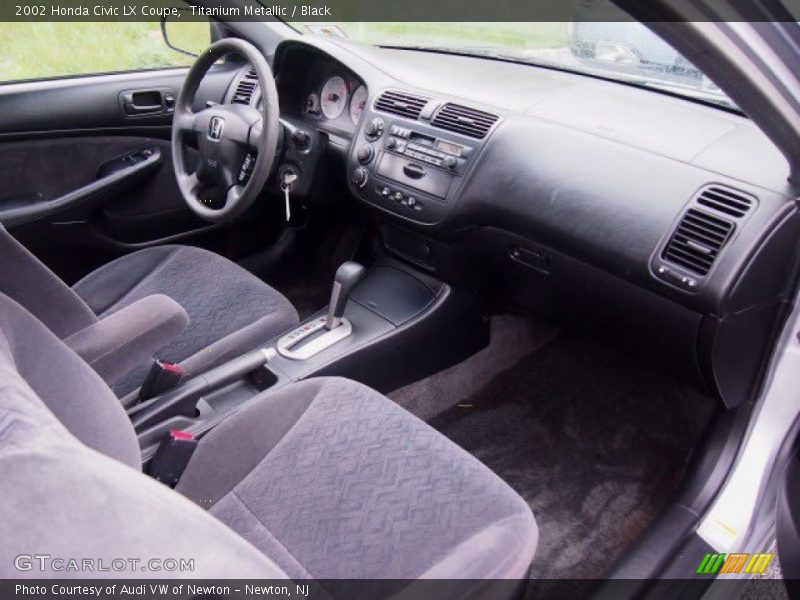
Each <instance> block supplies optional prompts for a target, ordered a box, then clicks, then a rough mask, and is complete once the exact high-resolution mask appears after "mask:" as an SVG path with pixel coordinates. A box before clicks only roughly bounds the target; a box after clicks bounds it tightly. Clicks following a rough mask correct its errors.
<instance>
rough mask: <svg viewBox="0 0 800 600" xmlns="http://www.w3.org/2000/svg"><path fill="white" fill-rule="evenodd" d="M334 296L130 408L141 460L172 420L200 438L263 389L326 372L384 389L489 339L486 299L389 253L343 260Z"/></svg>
mask: <svg viewBox="0 0 800 600" xmlns="http://www.w3.org/2000/svg"><path fill="white" fill-rule="evenodd" d="M331 296H332V297H331V304H330V306H329V307H327V308H326V309H324V310H322V311H320V312H319V313H317V314H314V315H312V316H311V317H309V318H308V319H306V320H305V321H304V322H303V323H301V324H300V325H299V326H297V327H295V328H293V329H292V330H290V331H288V332H285V333H284V334H282V335H280V336H277V337H276V338H274V339H273V340H269V341H267V342H266V343H265V344H264V345H263V346H262V347H260V348H257V349H254V350H253V351H251V352H249V353H247V354H245V355H243V356H241V357H239V358H237V359H235V360H233V361H231V362H229V363H226V364H223V365H221V366H219V367H216V368H214V369H211V370H210V371H208V372H206V373H204V374H201V375H198V376H196V377H193V378H192V379H189V380H188V381H185V382H182V383H181V384H180V385H179V386H177V387H175V388H173V389H171V390H169V391H167V392H165V393H163V394H161V395H159V396H157V397H155V398H152V399H149V400H146V401H144V402H140V403H138V404H136V405H134V406H133V407H132V408H130V409H129V410H128V415H129V417H130V419H131V421H132V423H133V425H134V428H135V430H136V432H137V434H138V437H139V444H140V446H141V448H142V456H143V460H144V462H147V461H148V460H150V458H152V456H153V454H154V453H155V451H156V448H157V447H158V445H159V443H160V442H161V440H162V439H164V436H165V435H166V433H167V432H168V431H170V430H173V429H178V430H182V431H187V432H189V433H192V434H194V435H195V436H196V437H197V436H200V435H202V434H203V433H205V432H207V431H209V430H210V429H212V428H213V427H215V426H216V425H218V424H219V423H220V422H222V421H223V420H224V419H225V418H227V417H228V416H230V415H232V414H233V413H235V412H237V411H238V410H239V409H241V408H242V406H244V405H245V404H246V403H248V402H250V401H252V400H253V399H254V398H255V397H257V396H259V395H261V394H262V393H264V392H271V391H274V390H277V389H279V388H281V387H283V386H285V385H288V384H290V383H292V382H294V381H299V380H301V379H305V378H308V377H314V376H321V375H335V376H342V377H349V378H351V379H355V380H357V381H361V382H362V383H365V384H367V385H369V386H371V387H373V388H375V389H377V390H380V391H383V392H388V391H390V390H392V389H395V388H397V387H400V386H402V385H405V384H407V383H410V382H411V381H414V380H416V379H419V378H421V377H424V376H426V375H429V374H431V373H433V372H436V371H439V370H441V369H443V368H445V367H447V366H449V365H451V364H454V363H456V362H458V361H461V360H463V359H465V358H467V357H468V356H470V355H471V354H473V353H474V352H476V351H477V350H478V349H480V348H481V347H483V346H484V345H485V344H486V343H487V341H488V326H487V323H486V322H485V320H484V319H483V305H482V303H481V302H480V301H479V299H478V298H477V297H476V296H475V294H473V293H467V292H458V291H456V290H454V289H452V288H451V287H450V286H448V285H447V284H445V283H443V282H441V281H439V280H437V279H436V278H434V277H432V276H430V275H428V274H427V273H423V272H421V271H419V270H417V269H415V268H413V267H410V266H408V265H406V264H405V263H402V262H400V261H397V260H394V259H391V258H388V257H384V258H381V259H379V260H378V261H377V262H376V263H375V264H374V265H373V266H372V267H371V268H370V269H369V271H368V272H366V273H364V271H363V268H362V267H361V266H360V265H358V264H356V263H345V264H344V265H342V266H341V267H340V268H339V271H338V272H337V274H336V278H335V280H334V282H333V286H332V294H331Z"/></svg>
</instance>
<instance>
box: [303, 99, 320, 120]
mask: <svg viewBox="0 0 800 600" xmlns="http://www.w3.org/2000/svg"><path fill="white" fill-rule="evenodd" d="M303 110H305V112H306V114H309V115H318V114H319V96H317V95H316V94H309V95H308V98H306V105H305V107H304V109H303Z"/></svg>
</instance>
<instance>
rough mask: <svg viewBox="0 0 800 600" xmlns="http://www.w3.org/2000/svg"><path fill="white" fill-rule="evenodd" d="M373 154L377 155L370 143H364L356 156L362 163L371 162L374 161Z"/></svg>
mask: <svg viewBox="0 0 800 600" xmlns="http://www.w3.org/2000/svg"><path fill="white" fill-rule="evenodd" d="M373 156H375V151H374V150H373V149H372V146H370V145H369V144H364V145H363V146H361V147H360V148H359V149H358V152H357V153H356V158H357V159H358V162H359V163H361V164H362V165H366V164H369V163H370V162H371V161H372V157H373Z"/></svg>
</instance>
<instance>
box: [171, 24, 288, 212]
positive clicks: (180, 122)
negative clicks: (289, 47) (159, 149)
mask: <svg viewBox="0 0 800 600" xmlns="http://www.w3.org/2000/svg"><path fill="white" fill-rule="evenodd" d="M233 53H235V54H238V55H240V56H242V57H244V58H245V59H247V61H248V62H249V63H250V65H251V66H252V67H253V68H254V69H255V72H256V75H257V77H258V84H259V86H260V88H261V98H262V109H261V110H257V109H255V108H253V107H251V106H245V105H242V104H217V105H215V106H212V107H209V108H205V109H204V110H201V111H199V112H195V111H194V109H193V107H194V103H195V97H196V95H197V90H198V88H199V87H200V82H201V81H202V80H203V77H205V75H206V73H208V70H209V69H210V68H211V66H212V65H213V64H214V63H215V62H217V61H218V60H219V59H221V58H222V57H224V56H225V55H227V54H233ZM279 116H280V114H279V109H278V92H277V90H276V88H275V79H274V78H273V77H272V71H271V69H270V67H269V65H268V64H267V61H266V59H265V58H264V55H263V54H261V52H260V51H259V50H258V49H257V48H256V47H255V46H253V45H252V44H250V43H249V42H245V41H244V40H240V39H236V38H226V39H222V40H220V41H218V42H215V43H214V44H212V45H211V46H209V47H208V48H207V49H206V50H205V51H204V52H203V53H202V54H200V56H198V57H197V60H196V61H195V63H194V64H193V65H192V66H191V68H190V69H189V72H188V74H187V75H186V80H185V81H184V84H183V87H182V88H181V91H180V94H179V95H178V99H177V101H176V103H175V112H174V115H173V120H172V164H173V167H174V168H175V177H176V179H177V181H178V188H179V189H180V191H181V194H182V195H183V199H184V200H185V201H186V204H187V205H188V206H189V208H190V209H191V210H192V212H194V213H195V214H196V215H197V216H198V217H200V218H201V219H205V220H206V221H211V222H212V223H219V222H221V221H226V220H230V219H233V218H234V217H236V216H238V215H240V214H241V213H242V212H244V211H245V210H246V209H247V208H248V207H249V206H250V205H251V204H252V203H253V202H254V201H255V200H256V198H257V197H258V195H259V194H260V193H261V190H262V189H263V188H264V184H265V183H266V182H267V178H268V177H269V174H270V171H271V170H272V165H273V162H274V161H275V155H276V154H277V151H278V134H279V132H280V121H279ZM190 136H193V137H195V138H196V139H197V145H198V150H199V152H200V160H199V162H198V164H197V169H196V170H195V171H194V172H193V173H190V172H189V171H188V170H187V167H186V154H187V146H186V143H187V138H188V137H190ZM248 176H249V177H248Z"/></svg>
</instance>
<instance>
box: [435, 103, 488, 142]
mask: <svg viewBox="0 0 800 600" xmlns="http://www.w3.org/2000/svg"><path fill="white" fill-rule="evenodd" d="M497 119H498V116H497V115H493V114H491V113H487V112H483V111H482V110H476V109H474V108H468V107H466V106H460V105H458V104H445V105H444V106H443V107H442V108H441V110H439V112H437V113H436V115H435V116H434V117H433V121H431V123H432V124H433V125H434V126H436V127H441V128H442V129H447V130H448V131H455V132H456V133H460V134H462V135H467V136H469V137H473V138H477V139H482V138H484V137H486V134H487V133H489V130H490V129H491V128H492V125H494V124H495V123H496V122H497Z"/></svg>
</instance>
